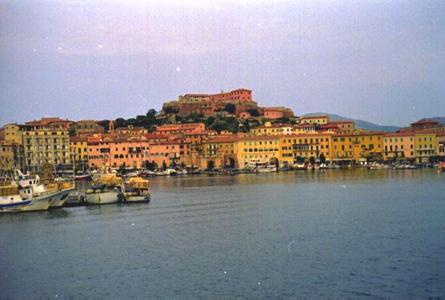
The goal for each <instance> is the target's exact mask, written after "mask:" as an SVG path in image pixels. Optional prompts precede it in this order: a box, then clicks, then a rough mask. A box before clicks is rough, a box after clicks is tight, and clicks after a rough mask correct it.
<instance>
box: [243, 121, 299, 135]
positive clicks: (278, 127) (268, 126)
mask: <svg viewBox="0 0 445 300" xmlns="http://www.w3.org/2000/svg"><path fill="white" fill-rule="evenodd" d="M249 133H250V134H251V135H254V136H263V135H289V134H293V133H294V127H293V126H292V125H289V124H272V123H271V122H266V123H265V124H264V125H262V126H259V127H255V128H252V129H250V130H249Z"/></svg>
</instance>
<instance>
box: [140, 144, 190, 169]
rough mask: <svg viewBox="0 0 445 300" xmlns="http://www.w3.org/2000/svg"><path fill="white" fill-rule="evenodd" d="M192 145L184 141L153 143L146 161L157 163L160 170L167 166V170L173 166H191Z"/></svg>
mask: <svg viewBox="0 0 445 300" xmlns="http://www.w3.org/2000/svg"><path fill="white" fill-rule="evenodd" d="M191 150H192V149H191V145H190V143H187V142H182V141H176V142H175V141H170V142H157V143H152V144H150V146H149V149H148V151H147V153H146V156H145V160H146V161H148V162H151V163H153V162H154V163H156V165H157V166H158V168H161V167H162V166H163V165H165V166H166V167H167V168H170V167H173V166H179V165H183V166H186V167H187V166H191V165H192V160H193V159H192V151H191Z"/></svg>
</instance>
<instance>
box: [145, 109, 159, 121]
mask: <svg viewBox="0 0 445 300" xmlns="http://www.w3.org/2000/svg"><path fill="white" fill-rule="evenodd" d="M157 113H158V112H157V111H156V109H153V108H150V109H149V110H148V112H147V114H146V116H147V118H150V119H154V118H155V117H156V115H157Z"/></svg>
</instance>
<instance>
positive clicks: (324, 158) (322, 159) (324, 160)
mask: <svg viewBox="0 0 445 300" xmlns="http://www.w3.org/2000/svg"><path fill="white" fill-rule="evenodd" d="M320 163H321V164H324V163H326V157H325V156H324V154H323V153H321V154H320Z"/></svg>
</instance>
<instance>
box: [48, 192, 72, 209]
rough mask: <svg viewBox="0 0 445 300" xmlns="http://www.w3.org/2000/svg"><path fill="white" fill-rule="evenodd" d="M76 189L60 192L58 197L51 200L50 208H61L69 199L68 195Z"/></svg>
mask: <svg viewBox="0 0 445 300" xmlns="http://www.w3.org/2000/svg"><path fill="white" fill-rule="evenodd" d="M74 190H75V189H74V188H69V189H65V190H62V191H60V192H58V193H57V195H56V196H55V198H54V199H51V201H50V203H49V207H50V208H61V207H62V206H63V205H64V204H65V202H66V200H67V199H68V195H69V194H70V193H71V192H73V191H74Z"/></svg>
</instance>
